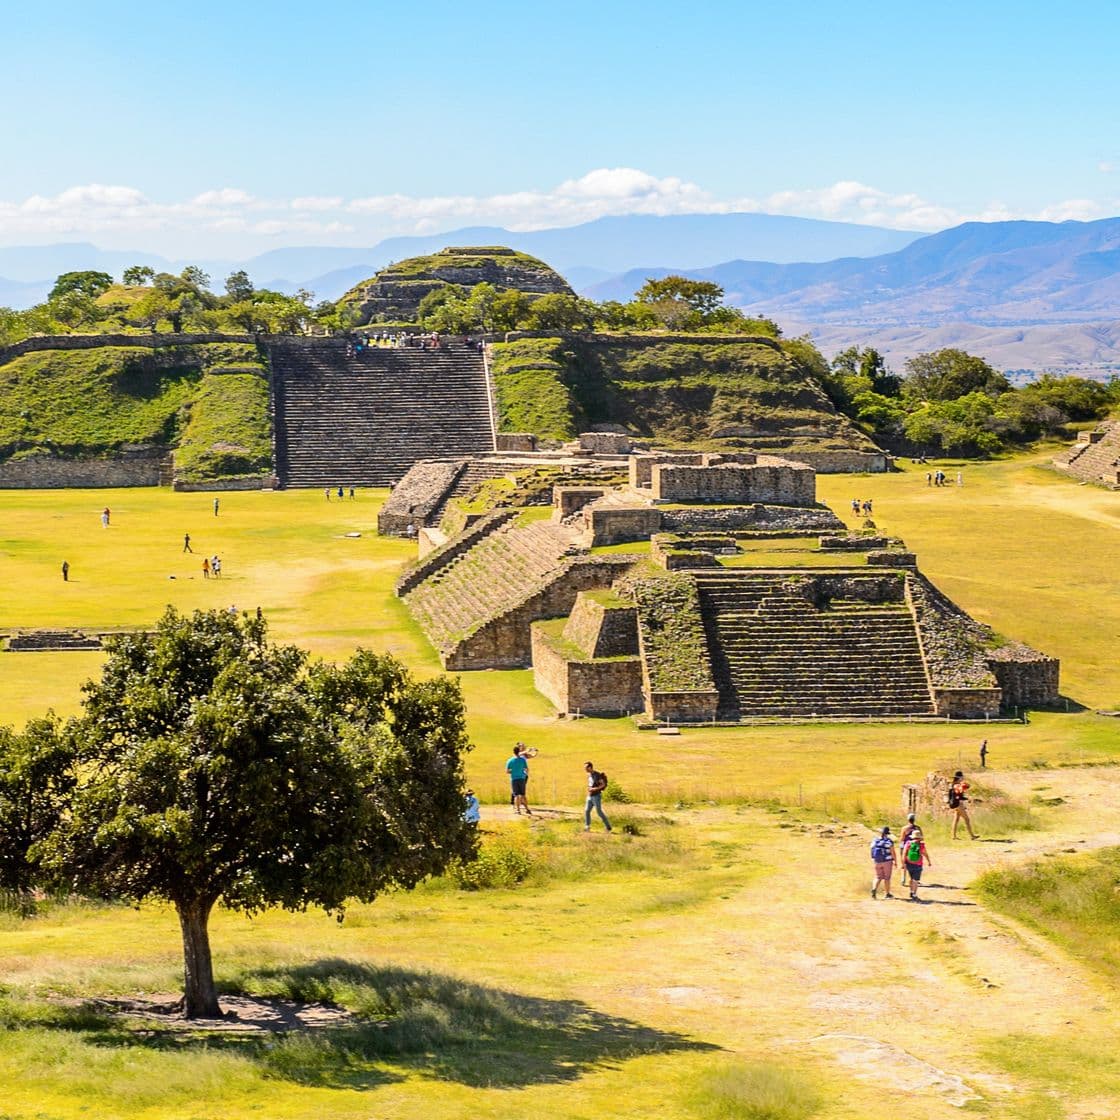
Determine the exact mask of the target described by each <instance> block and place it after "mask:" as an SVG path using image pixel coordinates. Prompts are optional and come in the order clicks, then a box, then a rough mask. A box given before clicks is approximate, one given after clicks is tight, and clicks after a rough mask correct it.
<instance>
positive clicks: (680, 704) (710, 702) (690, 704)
mask: <svg viewBox="0 0 1120 1120" xmlns="http://www.w3.org/2000/svg"><path fill="white" fill-rule="evenodd" d="M718 710H719V693H718V692H717V691H716V690H715V689H712V690H710V691H704V692H650V693H649V694H648V695H647V696H646V714H647V715H648V716H649V717H650V719H655V720H658V721H660V722H661V723H712V722H714V721H715V718H716V713H717V711H718Z"/></svg>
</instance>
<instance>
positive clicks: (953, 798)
mask: <svg viewBox="0 0 1120 1120" xmlns="http://www.w3.org/2000/svg"><path fill="white" fill-rule="evenodd" d="M968 802H969V797H968V782H966V781H965V780H964V774H963V773H962V772H961V771H960V770H958V771H957V772H956V773H955V774H954V775H953V784H952V785H951V786H950V787H949V808H950V809H952V810H953V839H954V840H956V838H957V829H959V828H960V826H961V821H964V824H965V828H967V829H968V834H969V836H971V837H972V839H973V840H979V839H980V837H979V836H977V835H976V833H975V832H973V830H972V821H971V819H970V818H969V815H968Z"/></svg>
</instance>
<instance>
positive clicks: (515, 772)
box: [506, 743, 537, 817]
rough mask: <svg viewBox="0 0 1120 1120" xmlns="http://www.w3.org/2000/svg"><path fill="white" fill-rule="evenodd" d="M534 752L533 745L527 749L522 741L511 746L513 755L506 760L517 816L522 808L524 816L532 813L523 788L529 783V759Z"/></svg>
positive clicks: (532, 756) (533, 755)
mask: <svg viewBox="0 0 1120 1120" xmlns="http://www.w3.org/2000/svg"><path fill="white" fill-rule="evenodd" d="M536 753H537V751H536V748H535V747H534V748H533V749H532V750H529V749H528V748H527V747H526V746H525V744H524V743H518V744H517V746H516V747H514V748H513V757H512V758H510V759H509V761H508V762H506V773H507V774H508V775H509V785H510V792H511V793H512V794H513V807H514V809H515V810H516V811H517V815H518V816H521V810H522V809H524V810H525V815H526V816H529V817H531V816H532V815H533V810H532V809H530V808H529V802H528V801H527V800H526V798H525V789H526V787H527V786H528V784H529V759H531V758H534V757H535V756H536Z"/></svg>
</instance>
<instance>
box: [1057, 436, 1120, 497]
mask: <svg viewBox="0 0 1120 1120" xmlns="http://www.w3.org/2000/svg"><path fill="white" fill-rule="evenodd" d="M1053 461H1054V466H1055V467H1057V468H1058V470H1060V471H1065V472H1066V473H1067V474H1071V475H1074V476H1075V477H1077V478H1080V479H1083V480H1084V481H1085V482H1097V483H1100V484H1101V485H1104V486H1111V487H1112V488H1113V489H1120V420H1113V421H1111V422H1110V423H1106V424H1101V425H1100V427H1098V428H1096V429H1095V430H1094V431H1091V432H1082V433H1081V438H1080V439H1079V440H1078V441H1077V443H1075V444H1074V445H1073V446H1072V447H1070V448H1068V449H1067V450H1065V451H1063V452H1062V453H1061V454H1060V455H1056V456H1055V457H1054V460H1053Z"/></svg>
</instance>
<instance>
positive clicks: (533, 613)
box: [444, 556, 641, 672]
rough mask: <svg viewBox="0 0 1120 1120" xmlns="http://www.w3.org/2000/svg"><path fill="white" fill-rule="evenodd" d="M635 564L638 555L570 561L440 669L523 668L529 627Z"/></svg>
mask: <svg viewBox="0 0 1120 1120" xmlns="http://www.w3.org/2000/svg"><path fill="white" fill-rule="evenodd" d="M640 559H641V558H640V557H637V556H610V557H606V556H604V557H587V558H583V557H581V558H579V559H576V560H573V561H572V563H571V564H570V565H569V566H568V567H567V568H565V569H564V570H563V571H561V572H559V573H558V574H557V575H556V576H554V577H553V578H552V579H551V580H549V582H548V583H547V584H546V585H545V586H544V587H542V588H540V589H538V590H537V591H534V592H533V593H532V594H530V595H528V596H527V597H526V598H525V599H524V600H523V601H522V602H521V603H520V604H519V605H518V606H516V607H514V608H513V609H512V610H510V611H507V612H506V613H505V614H503V615H502V616H500V617H499V618H495V619H491V620H490V621H488V622H485V623H483V624H482V625H481V626H480V627H479V628H478V629H477V630H476V631H475V632H474V633H473V634H470V635H468V636H467V637H466V638H464V639H463V640H462V641H461V642H460V643H459V644H458V645H457V646H456V647H455V648H454V649H453V650H452V651H451V652H450V653H449V654H448V655H447V657H446V658H445V660H444V668H445V669H450V670H452V671H453V672H457V671H460V670H465V669H523V668H525V667H526V666H527V665H529V664H530V663H531V661H532V641H531V634H530V627H531V625H532V623H534V622H538V621H540V620H541V619H545V618H562V617H564V616H566V615H569V614H571V613H572V608H573V606H574V605H575V601H576V596H577V595H578V594H579V592H581V591H596V590H605V589H606V588H608V587H610V586H611V584H612V583H614V581H615V580H616V579H618V578H620V577H621V576H622V575H624V574H625V573H626V572H627V571H628V570H629V568H630V567H631V565H633V564H634V563H636V562H637V561H638V560H640Z"/></svg>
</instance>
